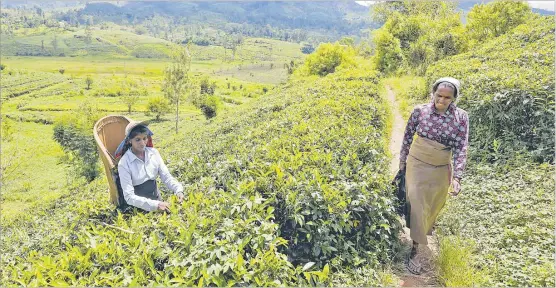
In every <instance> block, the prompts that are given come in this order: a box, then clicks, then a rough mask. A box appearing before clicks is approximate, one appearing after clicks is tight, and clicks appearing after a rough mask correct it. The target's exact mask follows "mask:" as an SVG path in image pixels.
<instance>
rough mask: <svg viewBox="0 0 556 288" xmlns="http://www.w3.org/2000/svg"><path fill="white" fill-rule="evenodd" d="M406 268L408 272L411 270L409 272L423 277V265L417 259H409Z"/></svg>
mask: <svg viewBox="0 0 556 288" xmlns="http://www.w3.org/2000/svg"><path fill="white" fill-rule="evenodd" d="M405 268H407V270H409V272H411V273H413V274H415V275H421V263H419V261H417V259H415V258H413V259H408V261H407V265H405Z"/></svg>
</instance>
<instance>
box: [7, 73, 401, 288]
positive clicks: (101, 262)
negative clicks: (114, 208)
mask: <svg viewBox="0 0 556 288" xmlns="http://www.w3.org/2000/svg"><path fill="white" fill-rule="evenodd" d="M357 75H359V77H355V76H357ZM361 79H369V80H370V81H361ZM315 81H316V82H315ZM377 83H378V78H377V76H376V75H372V74H370V75H369V71H367V70H359V71H353V70H351V71H349V70H344V71H341V70H340V71H336V72H335V73H333V74H330V75H328V76H326V77H323V78H321V79H316V80H305V79H298V80H295V82H292V83H290V84H289V85H287V86H285V87H283V88H281V89H277V90H275V91H273V92H270V91H269V92H268V93H272V94H271V95H268V96H267V97H265V98H264V99H261V100H257V101H255V102H251V103H250V104H248V106H244V107H242V108H238V109H236V110H233V111H230V112H229V113H227V114H224V115H222V116H221V117H217V118H215V120H214V121H212V122H209V123H207V124H201V123H199V124H198V125H194V126H189V127H187V130H186V131H185V132H184V133H185V134H184V136H179V137H177V138H175V139H174V140H172V141H167V142H166V143H165V145H164V146H162V147H160V148H161V149H162V151H172V152H171V154H169V155H167V157H166V158H167V159H168V163H169V166H170V167H171V168H172V170H173V174H174V175H177V177H178V178H179V179H180V180H181V181H184V182H185V183H189V184H190V186H188V187H187V189H186V190H187V191H186V192H187V194H188V195H189V196H188V199H187V200H186V201H185V202H184V203H182V204H181V205H177V203H174V204H173V206H172V211H171V214H169V215H161V214H148V215H143V214H142V213H133V214H131V215H126V216H111V212H109V209H110V208H109V207H108V204H106V203H103V202H99V201H96V200H93V199H94V198H90V199H89V200H83V198H74V199H69V198H68V202H66V203H74V201H75V203H77V205H69V206H65V204H62V206H61V207H59V208H58V209H56V210H55V211H56V212H55V214H56V215H54V216H53V217H61V215H64V216H63V217H64V220H63V221H59V223H57V224H56V225H55V226H56V227H50V226H49V229H50V230H51V231H52V230H54V231H56V233H53V235H50V236H46V237H44V238H41V239H40V240H38V239H37V241H32V242H26V241H25V240H24V239H25V238H22V237H25V236H24V235H21V234H18V233H17V231H19V229H20V228H21V227H20V226H18V227H17V229H16V227H15V226H10V227H7V230H9V231H7V233H8V234H7V235H10V239H11V240H9V241H8V242H5V245H6V247H7V248H8V249H10V253H8V254H9V255H11V256H10V257H11V258H10V259H6V263H14V264H13V265H10V266H9V268H8V269H5V270H3V271H4V272H3V274H2V279H3V283H4V284H5V285H12V284H15V283H18V284H22V283H25V284H31V285H58V284H63V283H67V284H70V285H131V284H137V285H147V284H149V283H151V284H157V283H158V284H159V285H168V284H171V283H181V284H184V285H199V284H202V285H210V284H215V285H219V286H222V285H242V284H254V285H260V286H263V285H322V284H326V283H330V281H340V280H339V279H338V278H337V276H335V277H334V278H333V277H332V275H331V274H332V271H343V272H342V274H341V275H346V274H345V273H348V272H347V270H346V269H348V268H349V267H350V266H352V267H357V266H363V267H366V268H365V269H366V271H380V270H381V269H380V264H381V263H385V262H388V261H389V259H391V257H392V256H393V255H392V253H393V251H395V247H396V245H397V240H396V239H397V235H398V229H399V228H400V226H399V223H398V220H397V218H396V216H395V212H394V209H393V205H392V203H393V202H392V201H393V198H392V195H391V192H390V189H391V188H390V187H389V179H388V177H389V175H387V173H385V172H384V171H387V169H386V167H387V166H388V153H387V147H388V145H387V143H388V139H387V138H386V137H385V135H387V122H386V119H387V118H388V116H387V107H388V104H387V103H386V102H385V101H384V99H382V98H381V97H380V96H379V95H378V88H377V86H376V85H377ZM338 91H341V93H338ZM346 112H347V113H346ZM277 131H278V132H277ZM329 131H334V133H329ZM238 135H239V136H240V137H238ZM370 136H372V137H370ZM231 147H234V148H233V149H230V148H231ZM338 151H340V153H338ZM102 180H104V179H99V181H93V182H92V183H91V184H90V185H89V186H87V187H88V188H87V189H91V192H90V193H91V194H92V195H98V194H100V195H103V194H102V193H105V192H104V191H105V190H104V189H105V188H104V187H105V186H103V185H106V184H105V183H103V181H102ZM292 191H294V192H293V193H292ZM74 197H77V196H74ZM81 197H83V196H81ZM87 197H92V196H86V197H85V199H87ZM100 197H102V196H100ZM78 199H82V200H78ZM64 207H65V208H64ZM39 215H40V213H39ZM34 217H37V218H35V219H34V220H33V222H34V223H41V222H42V223H44V222H48V221H49V219H48V218H46V217H41V216H38V215H36V216H34ZM65 219H68V220H67V221H66V220H65ZM70 219H71V220H70ZM19 221H22V223H27V222H25V220H23V219H22V220H19ZM103 222H104V223H106V225H104V224H102V223H103ZM78 223H79V225H77V224H78ZM26 229H30V230H29V231H34V233H35V235H44V234H45V233H46V231H45V230H46V228H45V226H43V225H40V226H37V227H35V228H31V227H28V228H26ZM137 234H143V235H145V237H146V241H137V239H140V238H137V237H136V235H137ZM62 239H67V241H65V240H62ZM12 241H22V243H24V244H23V245H21V246H19V247H17V249H15V248H16V247H15V246H14V245H12V244H11V243H15V242H12ZM59 241H63V242H64V243H66V244H64V245H63V246H62V247H60V246H57V244H56V243H59ZM28 245H32V246H28ZM39 247H40V248H39ZM153 247H157V249H153ZM131 251H135V253H132V254H133V255H136V257H135V256H134V257H129V255H130V254H129V253H131ZM101 255H102V257H101ZM16 257H19V258H16ZM16 259H18V260H17V264H15V262H12V261H16ZM77 263H80V264H77ZM93 263H97V264H96V265H93ZM115 263H118V264H117V265H118V266H120V267H122V269H119V270H117V271H115V270H113V269H112V268H113V267H114V266H113V265H115ZM346 265H347V266H346ZM27 271H28V272H27ZM162 271H164V273H163V272H162ZM55 272H56V273H55ZM373 274H374V275H376V276H373V277H366V278H363V279H361V278H360V279H361V280H360V281H365V282H364V283H367V284H369V283H370V284H373V283H375V284H376V283H380V282H385V283H388V281H392V280H387V279H390V278H388V277H386V276H384V274H381V273H373ZM37 275H41V276H40V277H38V276H37ZM131 275H133V277H130V276H131ZM348 275H349V274H348ZM375 277H376V278H375ZM16 279H17V280H18V281H19V282H10V281H15V280H16ZM132 279H133V280H132ZM131 281H133V282H131ZM336 283H337V282H336ZM353 283H355V282H353Z"/></svg>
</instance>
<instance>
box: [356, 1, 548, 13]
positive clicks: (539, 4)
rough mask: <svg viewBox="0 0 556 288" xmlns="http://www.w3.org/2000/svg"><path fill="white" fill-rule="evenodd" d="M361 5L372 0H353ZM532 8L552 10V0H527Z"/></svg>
mask: <svg viewBox="0 0 556 288" xmlns="http://www.w3.org/2000/svg"><path fill="white" fill-rule="evenodd" d="M355 2H357V3H359V4H361V5H365V6H369V5H371V4H372V3H373V2H374V1H355ZM486 2H489V1H486ZM527 2H529V5H530V6H531V7H532V8H539V9H544V10H548V11H554V0H546V1H527Z"/></svg>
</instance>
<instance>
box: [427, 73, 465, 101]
mask: <svg viewBox="0 0 556 288" xmlns="http://www.w3.org/2000/svg"><path fill="white" fill-rule="evenodd" d="M443 82H446V83H450V84H452V85H454V87H455V88H456V91H455V94H454V98H458V97H459V95H460V87H461V83H460V82H459V80H458V79H456V78H452V77H442V78H440V79H438V80H436V81H435V82H434V84H432V93H434V92H436V89H437V88H438V85H440V83H443Z"/></svg>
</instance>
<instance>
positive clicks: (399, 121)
mask: <svg viewBox="0 0 556 288" xmlns="http://www.w3.org/2000/svg"><path fill="white" fill-rule="evenodd" d="M386 90H387V91H388V100H389V102H390V103H392V114H394V123H393V127H392V135H391V137H392V138H391V139H390V152H391V153H392V161H391V163H390V174H391V175H392V178H394V176H395V175H396V173H397V172H398V166H399V163H400V162H399V158H400V149H401V147H402V146H401V145H402V141H403V133H404V130H405V123H406V119H403V118H402V115H401V113H400V108H399V104H398V101H396V95H395V94H394V92H393V91H392V89H391V88H390V87H389V86H387V87H386ZM400 238H401V239H402V242H403V243H404V246H405V247H404V250H403V254H404V255H403V256H402V259H407V257H408V255H409V251H410V249H411V242H412V241H411V238H410V237H409V229H407V228H405V227H404V230H403V233H402V234H401V235H400ZM427 238H428V242H429V244H428V247H426V248H425V251H426V252H427V254H429V255H431V256H432V255H436V254H437V252H438V242H437V241H436V237H435V236H427ZM394 270H395V273H396V275H398V277H399V278H400V280H401V281H400V283H399V285H400V286H401V287H424V286H438V283H437V282H436V278H435V277H434V273H435V269H431V271H430V272H428V273H423V274H421V275H414V274H412V273H411V272H409V271H408V270H407V269H406V268H405V265H404V263H403V262H402V263H398V264H397V265H396V267H394Z"/></svg>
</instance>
